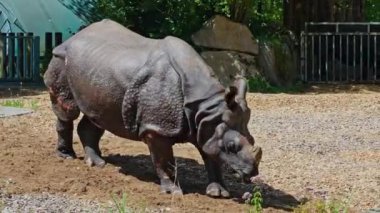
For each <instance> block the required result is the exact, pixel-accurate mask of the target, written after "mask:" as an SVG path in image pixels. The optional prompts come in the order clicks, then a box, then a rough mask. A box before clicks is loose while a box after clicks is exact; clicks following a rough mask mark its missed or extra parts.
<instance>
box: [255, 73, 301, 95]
mask: <svg viewBox="0 0 380 213" xmlns="http://www.w3.org/2000/svg"><path fill="white" fill-rule="evenodd" d="M248 88H249V92H260V93H300V92H302V91H304V89H305V88H304V85H303V84H302V82H297V83H296V84H294V85H292V86H289V87H279V86H273V85H271V84H270V83H269V82H268V81H267V80H266V79H265V78H264V77H262V76H255V77H253V78H250V79H248Z"/></svg>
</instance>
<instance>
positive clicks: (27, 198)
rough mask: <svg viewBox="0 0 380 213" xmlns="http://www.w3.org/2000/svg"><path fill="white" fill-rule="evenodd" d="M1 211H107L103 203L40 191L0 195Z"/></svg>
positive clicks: (39, 212) (22, 212) (4, 212)
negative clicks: (38, 192) (32, 193)
mask: <svg viewBox="0 0 380 213" xmlns="http://www.w3.org/2000/svg"><path fill="white" fill-rule="evenodd" d="M0 202H1V203H0V206H2V207H1V208H2V210H1V212H2V213H14V212H20V213H24V212H25V213H29V212H36V213H42V212H70V213H71V212H73V213H74V212H75V213H76V212H78V213H79V212H80V213H82V212H88V213H90V212H107V209H106V208H105V207H104V205H101V204H99V203H97V202H95V201H85V200H79V199H73V198H69V197H68V196H65V195H60V196H57V195H52V194H49V193H42V194H37V195H30V194H24V195H4V194H1V195H0Z"/></svg>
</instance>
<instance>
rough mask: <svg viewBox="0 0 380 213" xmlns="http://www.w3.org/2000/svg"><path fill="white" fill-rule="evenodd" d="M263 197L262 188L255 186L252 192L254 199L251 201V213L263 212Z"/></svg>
mask: <svg viewBox="0 0 380 213" xmlns="http://www.w3.org/2000/svg"><path fill="white" fill-rule="evenodd" d="M263 201H264V200H263V196H262V195H261V191H260V188H259V187H257V186H255V187H254V188H253V190H252V198H251V199H250V200H249V205H250V206H251V208H250V209H249V213H259V212H262V211H263Z"/></svg>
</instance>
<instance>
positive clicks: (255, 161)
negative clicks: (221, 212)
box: [44, 20, 262, 197]
mask: <svg viewBox="0 0 380 213" xmlns="http://www.w3.org/2000/svg"><path fill="white" fill-rule="evenodd" d="M44 82H45V85H46V86H47V88H48V90H49V94H50V99H51V103H52V110H53V111H54V113H55V115H56V116H57V123H56V131H57V133H58V143H57V148H56V151H57V153H58V155H59V156H60V157H63V158H75V157H76V154H75V152H74V150H73V146H72V140H73V139H72V137H73V121H74V120H75V119H77V118H78V117H79V115H80V112H82V113H83V117H82V119H81V120H80V122H79V124H78V127H77V133H78V135H79V138H80V141H81V143H82V145H83V148H84V152H85V158H84V159H85V162H86V163H87V164H88V165H89V166H99V167H102V166H104V165H105V161H104V160H103V159H102V157H101V151H100V149H99V140H100V138H101V137H102V135H103V133H104V131H105V130H107V131H109V132H111V133H113V134H114V135H117V136H119V137H122V138H127V139H130V140H134V141H143V142H145V143H146V144H147V145H148V147H149V150H150V153H151V158H152V161H153V165H154V168H155V170H156V173H157V175H158V177H159V179H160V189H161V191H162V192H166V193H182V190H181V188H180V187H179V186H178V184H177V183H175V181H174V178H175V177H174V176H175V174H174V171H175V159H174V157H173V149H172V146H173V144H175V143H182V142H190V143H192V144H194V145H195V147H196V148H197V149H198V150H199V152H200V154H201V156H202V158H203V160H204V163H205V168H206V170H207V173H208V179H209V184H208V186H207V189H206V194H207V195H209V196H212V197H228V196H229V192H228V191H227V190H226V187H225V185H224V183H223V180H222V174H221V165H222V164H224V163H226V164H227V165H229V166H230V167H231V168H232V169H233V170H234V171H236V173H237V174H238V175H239V179H240V180H244V181H245V182H249V180H250V178H251V177H255V176H257V175H258V166H259V162H260V159H261V155H262V151H261V148H260V147H258V146H254V138H253V137H252V136H251V134H250V132H249V131H248V128H247V125H248V122H249V118H250V109H249V108H248V106H247V102H246V92H247V85H246V81H245V80H244V79H243V78H237V79H236V81H235V82H234V84H233V85H231V86H230V87H227V88H226V89H225V88H224V87H223V86H222V85H221V84H220V83H219V82H218V80H217V79H216V78H215V77H214V75H213V71H212V70H211V68H210V67H209V66H208V65H206V63H205V62H204V61H203V60H202V58H201V57H200V56H199V55H198V53H197V52H196V51H195V50H194V49H193V48H192V47H191V46H190V45H188V44H187V43H186V42H184V41H183V40H181V39H179V38H176V37H171V36H168V37H165V38H163V39H150V38H146V37H143V36H141V35H139V34H137V33H135V32H132V31H130V30H129V29H127V28H125V27H123V26H122V25H120V24H118V23H116V22H114V21H112V20H103V21H100V22H96V23H93V24H91V25H89V26H88V27H86V28H84V29H83V30H81V31H80V32H78V33H77V34H75V35H74V36H72V37H71V38H70V39H68V40H67V41H65V42H64V43H62V44H61V45H59V46H57V47H56V48H54V50H53V58H52V59H51V61H50V63H49V66H48V69H47V71H46V73H45V74H44Z"/></svg>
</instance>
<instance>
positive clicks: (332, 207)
mask: <svg viewBox="0 0 380 213" xmlns="http://www.w3.org/2000/svg"><path fill="white" fill-rule="evenodd" d="M294 212H295V213H308V212H315V213H347V212H348V206H347V204H346V203H344V202H341V201H338V200H332V201H324V200H316V201H313V202H308V203H306V204H304V205H302V206H299V207H297V208H296V209H294Z"/></svg>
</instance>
